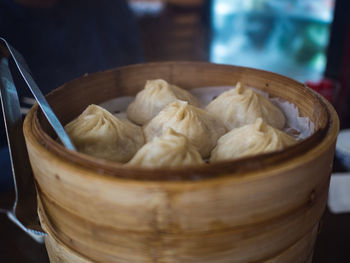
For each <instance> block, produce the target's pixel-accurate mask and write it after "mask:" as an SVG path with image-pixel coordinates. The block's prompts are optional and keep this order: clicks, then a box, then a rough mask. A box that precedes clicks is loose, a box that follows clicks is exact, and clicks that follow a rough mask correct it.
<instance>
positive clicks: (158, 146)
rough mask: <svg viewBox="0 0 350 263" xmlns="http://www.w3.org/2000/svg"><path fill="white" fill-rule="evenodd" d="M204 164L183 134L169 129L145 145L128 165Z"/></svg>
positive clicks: (169, 165) (175, 165)
mask: <svg viewBox="0 0 350 263" xmlns="http://www.w3.org/2000/svg"><path fill="white" fill-rule="evenodd" d="M201 163H204V161H203V159H202V157H201V155H200V154H199V152H198V151H197V149H196V148H195V147H194V146H193V145H192V144H191V143H190V142H189V140H188V139H187V138H186V136H184V135H183V134H180V133H177V132H175V131H174V130H173V129H171V128H169V129H167V130H166V131H165V133H164V134H163V135H162V136H160V137H156V138H154V139H153V140H152V141H151V142H149V143H147V144H145V145H144V146H143V147H142V148H141V149H140V150H139V151H138V152H137V153H136V154H135V156H134V157H133V158H132V159H131V160H130V161H129V162H128V163H127V165H131V166H148V167H177V166H183V165H190V164H201Z"/></svg>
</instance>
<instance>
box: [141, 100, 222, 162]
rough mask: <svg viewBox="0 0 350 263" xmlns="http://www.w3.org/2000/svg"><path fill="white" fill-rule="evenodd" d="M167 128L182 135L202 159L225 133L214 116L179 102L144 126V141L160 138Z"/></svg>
mask: <svg viewBox="0 0 350 263" xmlns="http://www.w3.org/2000/svg"><path fill="white" fill-rule="evenodd" d="M169 127H170V128H172V129H174V130H175V131H176V132H179V133H182V134H184V135H185V136H186V137H187V138H188V139H189V140H190V142H191V143H192V144H193V145H194V146H195V147H196V148H197V149H198V151H199V153H200V154H201V155H202V157H203V158H206V157H208V156H209V154H210V151H211V150H212V149H213V148H214V147H215V145H216V142H217V140H218V138H219V137H220V136H222V135H223V134H224V133H225V132H226V129H225V126H224V124H223V123H222V122H221V121H220V120H219V119H217V118H216V117H215V116H213V115H212V114H210V113H209V112H207V111H205V110H203V109H200V108H198V107H195V106H192V105H189V104H188V102H186V101H181V100H177V101H174V102H172V103H171V104H169V105H168V106H167V107H165V108H164V109H163V110H162V111H161V112H159V114H158V115H157V116H156V117H154V118H153V119H152V120H151V121H150V122H149V123H147V124H146V125H145V126H144V129H143V131H144V134H145V137H146V141H147V142H149V141H151V140H153V138H154V137H158V136H161V135H162V134H163V133H164V131H165V130H166V129H167V128H169Z"/></svg>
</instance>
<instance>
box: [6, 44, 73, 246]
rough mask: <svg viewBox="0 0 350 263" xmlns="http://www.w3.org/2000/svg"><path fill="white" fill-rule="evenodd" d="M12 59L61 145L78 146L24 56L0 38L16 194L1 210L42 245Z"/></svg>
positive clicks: (7, 124)
mask: <svg viewBox="0 0 350 263" xmlns="http://www.w3.org/2000/svg"><path fill="white" fill-rule="evenodd" d="M10 57H12V58H13V60H14V62H15V64H16V66H17V68H18V70H19V72H20V73H21V75H22V77H23V79H24V80H25V82H26V84H27V85H28V87H29V89H30V90H31V92H32V93H33V95H34V97H35V99H36V101H37V102H38V104H39V106H40V108H41V109H42V111H43V112H44V114H45V116H46V118H47V119H48V121H49V123H50V124H51V125H52V127H53V129H54V130H55V132H56V133H57V135H58V137H59V138H60V140H61V141H62V143H63V144H64V145H65V147H66V148H68V149H70V150H75V147H74V145H73V144H72V142H71V140H70V139H69V137H68V135H67V134H66V132H65V130H64V128H63V126H62V125H61V123H60V122H59V120H58V119H57V117H56V115H55V114H54V112H53V111H52V109H51V108H50V106H49V104H48V103H47V101H46V99H45V97H44V95H43V94H42V93H41V91H40V89H39V88H38V86H37V84H36V83H35V81H34V80H33V78H32V77H31V75H30V73H29V72H30V71H29V69H28V66H27V64H26V62H25V61H24V59H23V57H22V56H21V55H20V54H19V53H18V52H17V51H16V50H15V49H14V48H13V47H11V46H10V45H9V44H8V43H7V42H6V40H4V39H3V38H0V95H1V105H2V110H3V115H4V120H5V127H6V133H7V141H8V145H9V150H10V157H11V165H12V172H13V180H14V185H15V194H16V195H15V201H14V202H13V204H12V208H8V207H10V204H9V206H8V207H7V208H5V209H0V212H5V213H6V214H7V216H8V217H9V218H10V219H11V220H12V221H13V222H14V223H16V224H17V225H18V226H19V227H20V228H21V229H23V230H24V231H25V232H26V233H28V234H29V235H30V236H31V237H33V238H34V239H35V240H36V241H38V242H42V241H43V237H44V236H45V235H46V233H45V232H44V231H43V229H42V228H41V226H40V223H39V220H38V215H37V199H36V191H35V184H34V178H33V175H32V170H31V167H30V163H29V159H28V153H27V148H26V145H25V141H24V136H23V130H22V128H23V122H22V115H21V111H20V104H19V99H18V94H17V90H16V87H15V85H14V81H13V78H12V75H11V71H10V68H9V64H8V63H9V58H10Z"/></svg>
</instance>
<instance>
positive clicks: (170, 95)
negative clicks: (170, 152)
mask: <svg viewBox="0 0 350 263" xmlns="http://www.w3.org/2000/svg"><path fill="white" fill-rule="evenodd" d="M177 99H180V100H184V101H188V103H189V104H192V105H195V106H199V102H198V101H197V99H196V98H195V97H194V96H193V95H192V94H191V93H189V92H188V91H186V90H184V89H181V88H179V87H177V86H175V85H171V84H169V83H167V82H166V81H165V80H162V79H156V80H148V81H147V82H146V85H145V88H144V89H143V90H141V91H140V92H139V93H138V94H137V95H136V98H135V100H134V101H133V102H132V103H131V104H130V105H129V106H128V108H127V116H128V118H129V119H130V120H131V121H133V122H135V123H137V124H139V125H143V124H145V123H147V122H148V121H149V120H151V119H152V118H153V117H154V116H156V115H157V114H158V113H159V112H160V111H161V110H162V109H163V108H164V107H165V106H167V105H168V104H169V103H171V102H173V101H175V100H177Z"/></svg>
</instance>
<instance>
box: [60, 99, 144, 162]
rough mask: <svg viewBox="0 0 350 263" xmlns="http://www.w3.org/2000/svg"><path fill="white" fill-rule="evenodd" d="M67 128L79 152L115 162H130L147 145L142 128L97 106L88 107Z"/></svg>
mask: <svg viewBox="0 0 350 263" xmlns="http://www.w3.org/2000/svg"><path fill="white" fill-rule="evenodd" d="M65 130H66V131H67V133H68V135H69V137H70V138H71V140H72V142H73V144H74V145H75V146H76V148H77V150H78V151H79V152H82V153H86V154H88V155H91V156H94V157H97V158H102V159H107V160H111V161H117V162H127V161H129V160H130V159H131V158H132V156H133V155H134V154H135V153H136V152H137V150H138V149H139V148H141V146H142V145H143V144H144V136H143V133H142V128H141V127H138V126H136V125H134V124H132V123H131V122H129V121H124V120H119V119H117V118H116V117H114V116H113V115H112V114H111V113H109V112H108V111H107V110H105V109H103V108H101V107H100V106H97V105H90V106H88V107H87V108H86V109H85V110H84V112H83V113H82V114H80V115H79V116H78V118H76V119H75V120H73V121H72V122H70V123H68V124H67V125H66V126H65Z"/></svg>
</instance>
